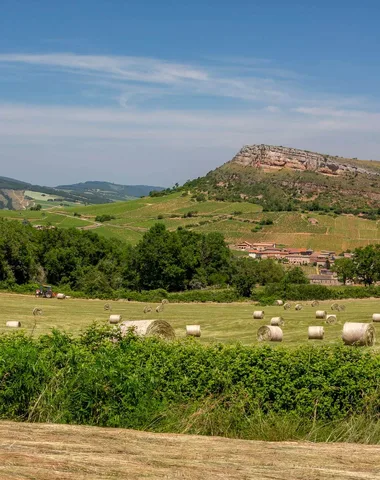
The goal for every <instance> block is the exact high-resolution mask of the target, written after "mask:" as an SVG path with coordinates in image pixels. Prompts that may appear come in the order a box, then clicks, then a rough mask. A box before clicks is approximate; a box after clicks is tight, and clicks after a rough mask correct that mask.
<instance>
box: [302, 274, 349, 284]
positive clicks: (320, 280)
mask: <svg viewBox="0 0 380 480" xmlns="http://www.w3.org/2000/svg"><path fill="white" fill-rule="evenodd" d="M308 278H309V280H310V283H312V284H313V285H342V283H341V282H340V281H339V280H338V278H337V277H335V276H334V275H321V274H319V275H309V277H308Z"/></svg>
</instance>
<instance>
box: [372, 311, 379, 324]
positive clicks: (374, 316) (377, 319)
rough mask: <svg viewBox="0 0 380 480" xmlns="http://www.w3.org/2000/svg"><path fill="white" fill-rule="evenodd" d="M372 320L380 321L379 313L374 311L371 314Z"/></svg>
mask: <svg viewBox="0 0 380 480" xmlns="http://www.w3.org/2000/svg"><path fill="white" fill-rule="evenodd" d="M372 321H373V322H380V313H374V314H373V315H372Z"/></svg>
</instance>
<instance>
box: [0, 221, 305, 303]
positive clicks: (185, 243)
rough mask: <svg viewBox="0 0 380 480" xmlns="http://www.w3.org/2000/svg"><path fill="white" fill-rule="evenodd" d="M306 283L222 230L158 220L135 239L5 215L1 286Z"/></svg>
mask: <svg viewBox="0 0 380 480" xmlns="http://www.w3.org/2000/svg"><path fill="white" fill-rule="evenodd" d="M280 281H288V282H294V283H307V282H308V281H307V278H306V277H305V275H304V274H303V271H302V270H301V269H300V268H295V269H292V270H290V271H286V270H285V269H284V267H283V266H282V265H280V264H278V263H276V262H274V261H273V260H262V261H256V260H253V259H250V258H236V257H235V256H234V255H232V253H231V250H230V249H229V248H228V245H227V244H226V243H225V240H224V237H223V235H221V234H220V233H217V232H212V233H208V234H201V233H196V232H192V231H189V230H187V229H182V228H178V229H177V230H176V231H169V230H167V229H166V228H165V226H164V225H162V224H156V225H154V226H153V227H152V228H151V229H150V230H149V231H147V232H146V233H145V234H144V236H143V238H142V239H141V241H140V242H139V243H138V244H137V245H136V246H131V245H129V244H127V243H125V242H122V241H120V240H118V239H107V238H104V237H101V236H99V235H98V234H96V233H95V232H90V231H79V230H76V229H60V228H54V229H44V230H36V229H34V228H33V227H32V226H30V225H24V224H21V223H18V222H15V221H10V220H1V221H0V282H1V283H2V286H3V288H4V286H5V287H6V286H11V285H14V284H17V285H23V284H27V283H33V282H34V283H51V284H53V285H55V286H62V287H65V286H66V287H68V288H70V289H71V290H73V291H81V292H84V293H85V294H86V295H97V294H99V293H103V294H107V293H110V292H112V291H115V290H120V289H128V290H134V291H142V290H155V289H165V290H166V291H168V292H175V291H183V290H196V289H197V290H198V289H203V288H206V287H210V286H227V285H231V286H234V287H236V289H237V291H238V293H239V295H242V296H250V295H251V293H252V290H253V289H254V288H255V286H256V285H266V284H268V283H276V282H280Z"/></svg>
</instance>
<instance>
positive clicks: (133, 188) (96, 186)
mask: <svg viewBox="0 0 380 480" xmlns="http://www.w3.org/2000/svg"><path fill="white" fill-rule="evenodd" d="M56 188H57V189H59V190H64V191H69V192H81V193H86V194H95V195H97V196H104V197H105V198H109V199H111V200H113V201H116V200H128V199H132V198H138V197H146V196H147V195H149V193H150V192H151V191H153V190H155V191H161V190H163V188H162V187H157V186H151V185H120V184H117V183H111V182H103V181H97V180H93V181H87V182H81V183H74V184H72V185H58V186H57V187H56Z"/></svg>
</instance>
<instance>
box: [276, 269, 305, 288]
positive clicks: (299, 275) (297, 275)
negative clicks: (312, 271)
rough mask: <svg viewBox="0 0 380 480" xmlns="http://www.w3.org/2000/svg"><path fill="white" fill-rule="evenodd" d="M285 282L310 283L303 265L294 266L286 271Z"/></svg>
mask: <svg viewBox="0 0 380 480" xmlns="http://www.w3.org/2000/svg"><path fill="white" fill-rule="evenodd" d="M282 281H283V283H284V284H297V285H306V284H308V283H310V281H309V279H308V278H307V276H306V275H305V272H304V271H303V270H302V268H301V267H294V268H291V269H290V270H288V271H287V272H286V273H285V276H284V278H283V280H282Z"/></svg>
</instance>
